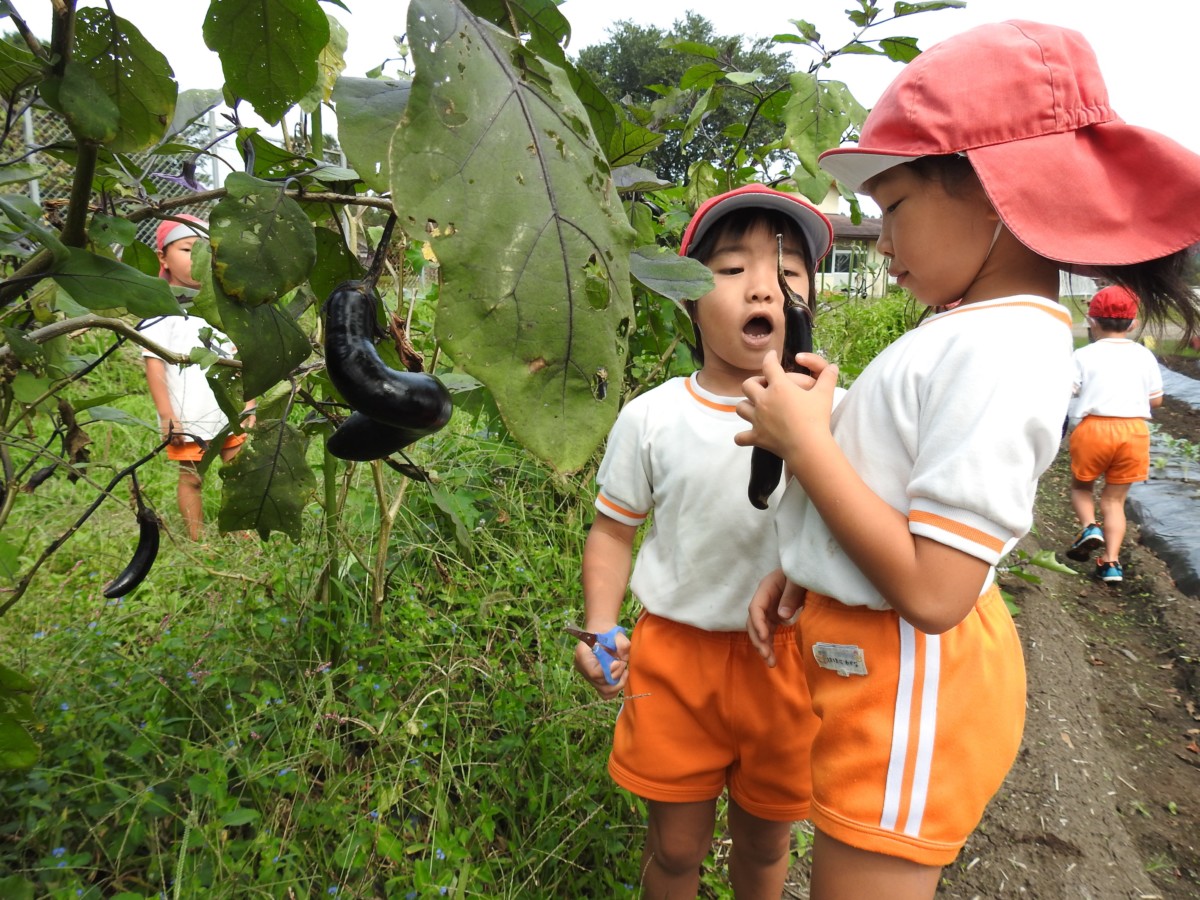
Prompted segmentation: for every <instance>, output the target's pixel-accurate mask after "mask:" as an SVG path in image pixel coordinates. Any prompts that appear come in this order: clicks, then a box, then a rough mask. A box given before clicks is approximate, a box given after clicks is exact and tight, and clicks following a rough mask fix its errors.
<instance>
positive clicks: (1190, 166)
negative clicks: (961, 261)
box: [821, 21, 1200, 266]
mask: <svg viewBox="0 0 1200 900" xmlns="http://www.w3.org/2000/svg"><path fill="white" fill-rule="evenodd" d="M951 153H963V154H965V155H966V157H967V158H968V159H969V160H970V162H971V165H972V167H973V168H974V169H975V173H976V174H977V175H978V176H979V180H980V181H981V182H982V183H983V187H984V189H985V190H986V191H987V195H988V198H989V199H990V200H991V203H992V205H993V206H994V207H995V209H996V212H997V213H998V214H999V215H1000V218H1001V219H1002V220H1003V221H1004V224H1005V226H1006V227H1007V228H1008V230H1009V231H1011V232H1012V233H1013V234H1014V235H1016V237H1017V238H1018V239H1019V240H1020V241H1021V242H1022V243H1024V244H1025V245H1026V246H1027V247H1029V248H1031V249H1032V250H1034V251H1035V252H1036V253H1038V254H1040V255H1041V256H1044V257H1046V258H1048V259H1052V260H1056V261H1058V262H1063V263H1071V264H1077V265H1085V266H1086V265H1126V264H1129V263H1136V262H1143V261H1145V260H1149V259H1156V258H1159V257H1162V256H1167V255H1169V254H1171V253H1174V252H1175V251H1177V250H1181V249H1183V248H1184V247H1188V246H1190V245H1191V244H1194V243H1196V242H1197V241H1200V156H1197V155H1196V154H1194V153H1192V152H1191V151H1190V150H1188V149H1186V148H1185V147H1183V146H1181V145H1179V144H1177V143H1175V142H1174V141H1172V140H1170V139H1169V138H1167V137H1165V136H1163V135H1161V134H1159V133H1157V132H1155V131H1150V130H1148V129H1143V128H1137V127H1135V126H1132V125H1127V124H1126V123H1125V122H1124V121H1122V120H1121V119H1120V117H1118V116H1117V114H1116V113H1115V112H1113V110H1112V108H1111V107H1110V106H1109V103H1108V90H1107V88H1105V86H1104V79H1103V77H1102V76H1101V74H1100V67H1099V64H1098V63H1097V62H1096V56H1095V53H1094V52H1093V51H1092V48H1091V46H1090V45H1089V44H1088V42H1087V40H1086V39H1085V38H1084V37H1083V35H1082V34H1080V33H1079V32H1077V31H1071V30H1069V29H1066V28H1060V27H1058V26H1055V25H1044V24H1040V23H1037V22H1025V21H1009V22H1001V23H995V24H990V25H981V26H979V27H978V28H973V29H971V30H970V31H965V32H963V33H962V34H960V35H956V36H955V37H952V38H948V39H947V40H944V41H941V42H940V43H938V44H935V45H934V46H932V47H930V48H929V49H928V50H926V51H925V52H924V53H922V54H921V55H920V56H918V57H917V58H916V59H915V60H913V61H912V62H911V63H909V64H908V65H907V66H906V67H905V69H904V71H903V72H901V73H900V75H899V76H897V78H896V79H895V80H894V81H893V82H892V83H891V84H890V85H889V86H888V88H887V90H885V91H884V93H883V95H882V96H881V97H880V98H879V102H878V103H876V105H875V107H874V108H873V109H872V110H871V113H870V115H869V116H867V121H866V123H865V124H864V126H863V129H862V133H861V135H860V137H859V141H858V146H857V147H843V148H839V149H836V150H828V151H826V152H825V153H823V154H822V155H821V166H822V167H823V168H824V169H825V170H826V171H827V172H829V173H830V174H831V175H833V176H834V177H835V178H836V179H838V181H840V182H841V183H842V184H844V185H845V186H846V187H848V188H850V189H851V190H855V191H858V190H861V189H862V185H863V182H865V181H867V180H868V179H870V178H872V177H873V176H875V175H878V174H879V173H880V172H883V171H885V170H886V169H890V168H891V167H893V166H897V165H900V164H901V163H904V162H908V161H909V160H912V159H915V158H916V157H919V156H933V155H945V154H951Z"/></svg>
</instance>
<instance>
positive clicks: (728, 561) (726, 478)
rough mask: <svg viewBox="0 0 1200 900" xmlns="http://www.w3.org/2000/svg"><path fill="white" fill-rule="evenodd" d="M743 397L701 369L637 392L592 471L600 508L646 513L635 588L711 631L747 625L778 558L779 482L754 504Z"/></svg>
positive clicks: (662, 611)
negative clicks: (723, 391) (710, 383)
mask: <svg viewBox="0 0 1200 900" xmlns="http://www.w3.org/2000/svg"><path fill="white" fill-rule="evenodd" d="M742 399H743V398H741V397H721V396H717V395H716V394H712V393H709V392H708V391H706V390H705V389H704V388H702V387H701V386H700V385H699V384H698V383H697V381H696V376H695V375H692V376H690V377H688V378H672V379H671V380H670V381H667V382H665V383H663V384H661V385H659V386H658V387H656V388H654V389H653V390H650V391H647V392H646V393H645V394H642V395H641V396H639V397H635V398H634V399H633V400H631V401H630V402H629V403H627V404H626V405H625V406H624V407H623V408H622V409H621V413H620V415H619V416H618V417H617V421H616V423H615V424H614V425H613V428H612V431H611V432H610V433H609V436H608V445H607V447H606V449H605V452H604V459H603V461H602V462H601V463H600V469H599V471H598V472H597V474H596V482H597V485H598V488H599V493H598V495H597V497H596V509H598V510H599V511H600V512H602V513H604V514H605V515H606V516H610V517H611V518H613V519H616V520H617V521H618V522H624V523H625V524H626V525H634V526H637V525H641V524H642V523H644V522H646V521H647V519H648V518H649V520H650V527H649V531H648V533H647V534H646V535H645V538H644V540H643V541H642V544H641V547H640V549H639V550H638V553H637V559H636V560H635V561H634V566H633V575H632V577H631V579H630V588H631V589H632V591H633V593H634V596H636V597H637V598H638V600H639V601H641V603H642V605H643V606H644V607H645V608H646V609H647V610H649V611H650V612H652V613H654V614H655V615H658V616H663V617H665V618H668V619H673V620H675V621H677V622H683V623H685V624H687V625H692V626H695V627H697V628H703V629H706V630H708V631H745V629H746V612H747V609H748V607H749V605H750V597H751V596H752V595H753V594H754V589H755V588H756V587H758V583H759V581H761V580H762V578H763V576H765V575H766V574H768V573H769V572H771V571H772V570H774V569H776V568H778V566H779V550H778V547H777V546H776V543H775V526H774V524H773V518H774V517H773V515H772V512H771V510H773V509H774V508H775V507H776V506H777V505H778V503H779V498H780V495H781V493H782V491H783V485H782V481H781V483H780V486H779V487H778V488H776V490H775V493H774V494H772V495H771V500H770V509H766V510H760V509H755V508H754V506H752V505H751V503H750V500H749V498H748V496H747V493H746V491H747V487H748V484H749V480H750V455H751V449H750V448H749V447H739V446H737V445H736V444H734V442H733V436H734V435H735V434H737V433H738V432H739V431H745V430H746V429H747V428H748V427H749V426H748V425H747V424H746V422H745V421H744V420H742V419H741V418H739V417H738V415H737V412H736V411H735V408H736V406H737V403H738V402H739V401H740V400H742ZM651 510H653V516H651Z"/></svg>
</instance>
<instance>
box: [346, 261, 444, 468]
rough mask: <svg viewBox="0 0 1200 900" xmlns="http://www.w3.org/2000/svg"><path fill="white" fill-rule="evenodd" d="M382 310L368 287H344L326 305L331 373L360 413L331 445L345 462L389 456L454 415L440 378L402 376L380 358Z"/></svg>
mask: <svg viewBox="0 0 1200 900" xmlns="http://www.w3.org/2000/svg"><path fill="white" fill-rule="evenodd" d="M378 306H379V300H378V298H377V297H376V296H375V294H374V292H373V291H372V290H371V288H370V287H369V286H368V285H367V284H366V283H365V282H362V281H347V282H343V283H342V284H340V285H338V287H336V288H335V289H334V291H333V293H332V294H330V295H329V299H328V300H327V301H326V302H325V368H326V370H327V371H328V372H329V378H330V380H331V381H332V382H333V386H334V387H336V388H337V389H338V392H339V393H341V395H342V396H343V397H344V398H345V399H346V402H347V403H349V404H350V407H351V408H352V409H353V410H354V411H355V414H354V415H352V416H350V418H349V419H347V420H346V421H345V422H343V423H342V424H341V425H340V426H339V427H338V430H337V431H336V432H334V434H333V436H332V437H331V438H330V440H329V444H328V446H329V451H330V452H331V453H333V454H334V455H335V456H338V457H340V458H342V459H357V460H365V459H379V458H381V457H384V456H387V455H388V454H389V453H392V452H395V450H398V449H400V448H401V447H406V446H408V445H409V444H411V443H413V441H416V440H418V439H419V438H422V437H424V436H426V435H429V434H433V433H434V432H435V431H438V430H439V429H441V428H442V427H444V426H445V424H446V423H447V422H449V421H450V416H451V414H452V413H453V411H454V405H453V403H452V401H451V399H450V392H449V391H448V390H446V386H445V385H443V384H442V382H441V381H439V380H438V379H437V377H436V376H434V375H430V374H428V373H426V372H398V371H396V370H395V369H392V368H390V367H389V366H388V365H387V364H386V363H385V362H384V361H383V359H382V358H380V356H379V352H378V351H377V350H376V349H375V341H376V339H377V338H378V337H379V336H380V333H381V329H380V328H379V324H378V320H377V319H376V310H377V309H378ZM387 448H390V449H387ZM367 454H370V455H367Z"/></svg>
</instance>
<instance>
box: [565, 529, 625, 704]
mask: <svg viewBox="0 0 1200 900" xmlns="http://www.w3.org/2000/svg"><path fill="white" fill-rule="evenodd" d="M636 535H637V528H636V527H635V526H633V525H626V524H625V523H623V522H618V521H617V520H616V519H612V518H610V517H608V516H606V515H604V514H603V513H597V514H596V520H595V521H594V522H593V523H592V527H591V530H590V531H589V532H588V536H587V542H586V543H585V544H584V547H583V604H584V617H585V621H584V626H583V627H584V628H585V629H586V630H588V631H595V632H597V633H601V632H605V631H608V630H609V629H611V628H612V627H613V626H615V625H617V624H618V623H619V620H620V617H621V604H622V602H623V601H624V600H625V591H626V589H627V588H628V586H629V573H630V570H631V569H632V567H633V539H634V537H635V536H636ZM617 657H618V659H617V661H616V662H614V663H613V664H612V670H611V671H612V674H613V677H614V678H615V679H616V680H617V683H616V684H609V683H608V682H607V681H605V679H604V672H603V671H601V669H600V663H599V662H598V661H597V660H596V657H595V654H593V653H592V651H591V649H590V648H589V647H588V646H587V645H586V644H584V643H583V642H580V643H579V644H577V645H576V647H575V668H576V669H578V670H579V672H580V674H581V675H583V677H584V678H586V679H587V680H588V681H589V682H590V683H591V685H592V687H594V688H595V689H596V691H597V692H598V693H599V694H600V696H601V697H603V698H605V699H606V700H608V699H611V698H613V697H615V696H617V694H618V693H620V691H621V689H622V688H623V687H624V686H625V680H626V670H625V663H626V661H627V660H628V659H629V639H628V638H626V637H625V636H624V635H623V634H618V635H617Z"/></svg>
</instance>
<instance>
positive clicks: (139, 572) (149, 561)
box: [103, 476, 162, 600]
mask: <svg viewBox="0 0 1200 900" xmlns="http://www.w3.org/2000/svg"><path fill="white" fill-rule="evenodd" d="M133 491H134V495H135V496H136V497H137V506H138V509H137V521H138V542H137V547H136V548H135V549H134V551H133V557H132V558H131V559H130V560H129V565H127V566H126V567H125V568H124V570H122V572H121V574H120V575H118V576H117V577H116V578H114V579H113V580H112V581H110V582H109V583H108V584H106V585H105V586H104V591H103V593H104V596H105V597H107V598H109V599H110V600H112V599H115V598H117V597H124V596H125V595H126V594H128V593H129V592H130V591H132V590H133V589H134V588H135V587H137V586H138V585H139V584H141V583H142V582H143V581H144V580H145V579H146V576H147V575H149V574H150V567H151V566H153V565H154V560H155V558H156V557H157V556H158V530H159V528H160V527H161V526H162V522H161V521H160V520H159V518H158V516H157V515H156V514H155V512H154V510H152V509H150V507H148V506H146V504H145V503H144V502H143V500H142V494H141V491H140V490H138V486H137V478H136V476H135V478H134V482H133Z"/></svg>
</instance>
